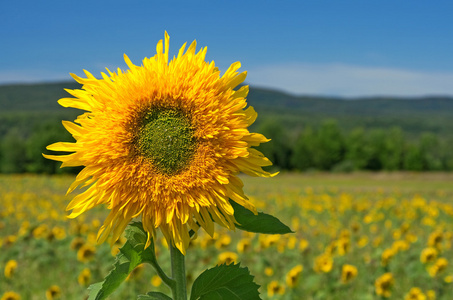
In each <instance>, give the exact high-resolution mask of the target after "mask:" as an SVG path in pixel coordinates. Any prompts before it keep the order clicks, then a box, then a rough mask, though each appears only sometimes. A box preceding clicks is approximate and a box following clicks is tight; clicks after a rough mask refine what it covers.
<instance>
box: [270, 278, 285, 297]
mask: <svg viewBox="0 0 453 300" xmlns="http://www.w3.org/2000/svg"><path fill="white" fill-rule="evenodd" d="M284 293H285V287H284V286H283V285H282V284H280V283H279V282H278V281H275V280H273V281H271V282H270V283H269V284H268V285H267V296H268V297H273V296H274V295H280V296H281V295H283V294H284Z"/></svg>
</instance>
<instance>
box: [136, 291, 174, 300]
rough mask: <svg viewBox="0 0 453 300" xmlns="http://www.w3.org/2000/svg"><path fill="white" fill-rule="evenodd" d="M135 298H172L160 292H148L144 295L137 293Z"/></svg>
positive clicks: (167, 299) (158, 299) (142, 299)
mask: <svg viewBox="0 0 453 300" xmlns="http://www.w3.org/2000/svg"><path fill="white" fill-rule="evenodd" d="M137 300H172V299H171V298H170V297H168V296H167V295H165V294H163V293H160V292H149V293H147V294H146V295H139V296H138V298H137Z"/></svg>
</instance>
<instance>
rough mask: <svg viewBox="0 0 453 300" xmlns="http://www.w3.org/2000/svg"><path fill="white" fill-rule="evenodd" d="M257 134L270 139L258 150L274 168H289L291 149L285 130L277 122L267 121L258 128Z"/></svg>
mask: <svg viewBox="0 0 453 300" xmlns="http://www.w3.org/2000/svg"><path fill="white" fill-rule="evenodd" d="M258 132H260V133H261V134H263V135H264V136H265V137H267V138H270V139H271V142H269V143H264V144H262V145H260V147H259V150H260V151H261V152H263V154H264V155H265V156H266V157H267V158H269V159H270V160H271V161H272V162H273V163H274V164H275V165H276V166H279V167H280V168H282V169H289V168H291V155H292V149H291V147H290V144H289V143H288V140H289V135H288V133H287V130H286V128H284V127H283V126H281V124H279V123H277V122H273V121H268V122H265V123H263V124H262V125H261V126H260V127H259V129H258Z"/></svg>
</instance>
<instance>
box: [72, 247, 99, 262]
mask: <svg viewBox="0 0 453 300" xmlns="http://www.w3.org/2000/svg"><path fill="white" fill-rule="evenodd" d="M95 255H96V248H95V247H94V246H93V245H90V244H83V245H82V246H81V247H80V248H79V250H78V251H77V260H79V261H81V262H89V261H91V260H93V259H94V256H95Z"/></svg>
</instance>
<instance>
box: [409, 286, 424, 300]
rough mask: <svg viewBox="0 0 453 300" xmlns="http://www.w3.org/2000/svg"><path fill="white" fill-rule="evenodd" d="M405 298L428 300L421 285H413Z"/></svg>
mask: <svg viewBox="0 0 453 300" xmlns="http://www.w3.org/2000/svg"><path fill="white" fill-rule="evenodd" d="M404 300H426V295H425V294H423V292H422V290H421V289H420V288H419V287H413V288H411V290H410V291H409V292H408V293H407V294H406V295H405V296H404Z"/></svg>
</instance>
